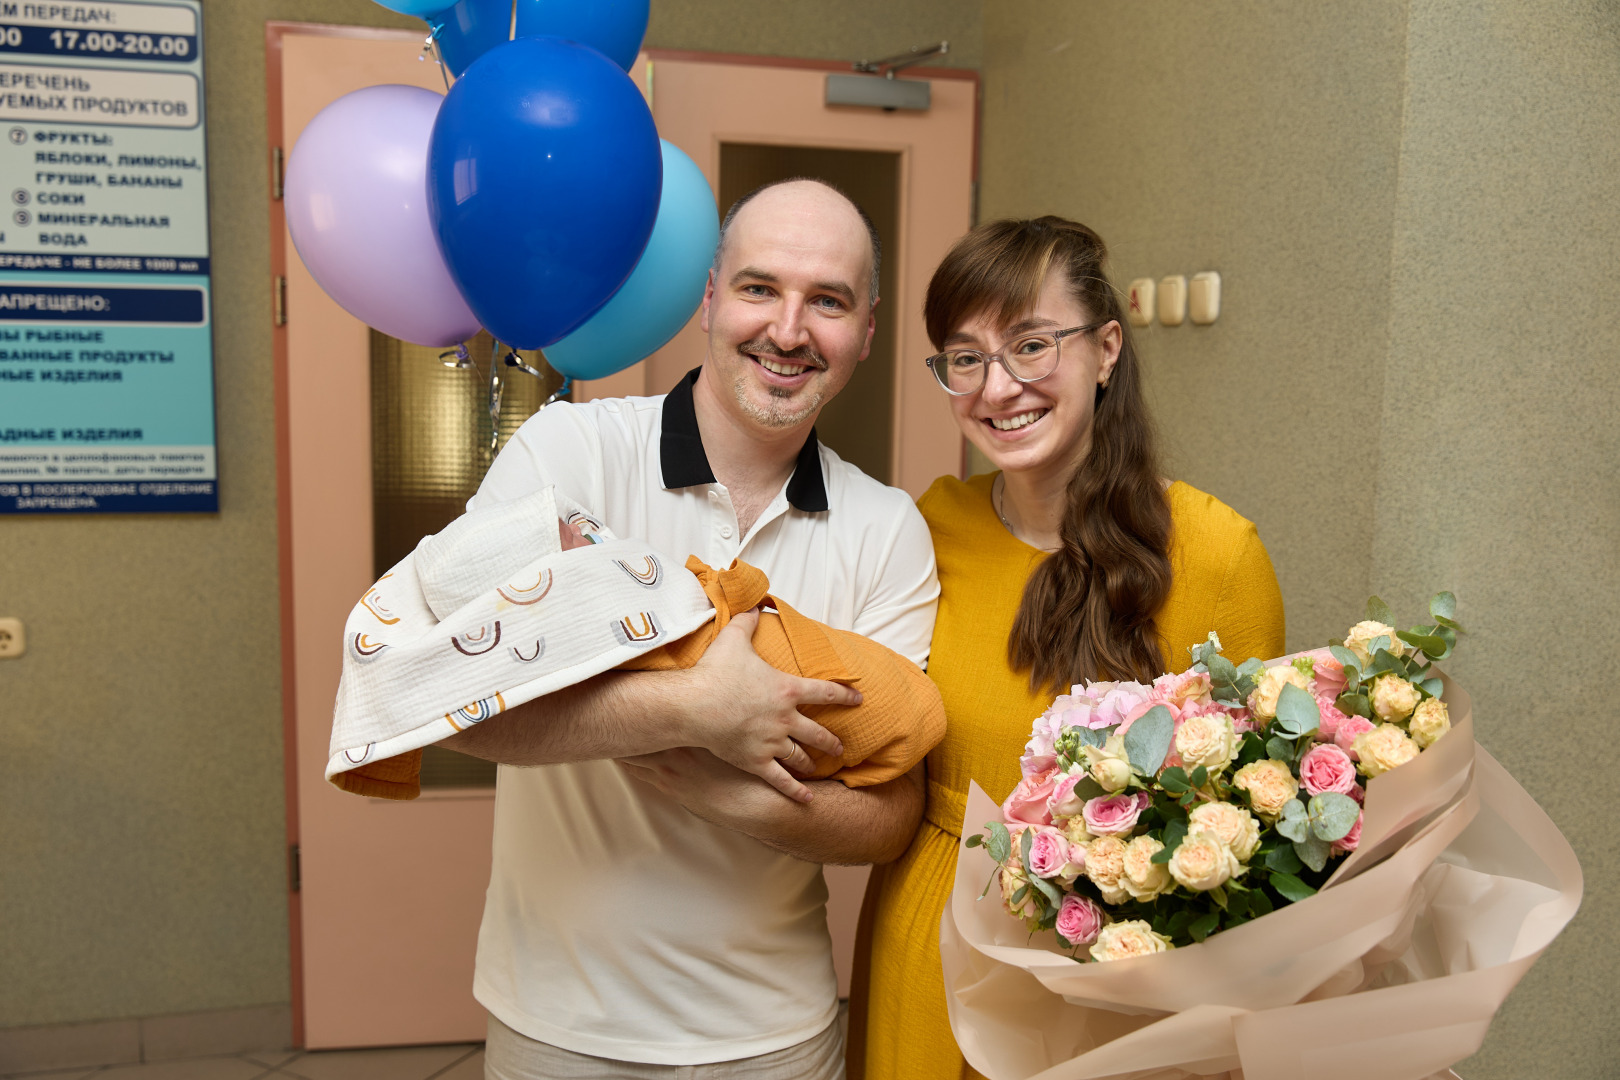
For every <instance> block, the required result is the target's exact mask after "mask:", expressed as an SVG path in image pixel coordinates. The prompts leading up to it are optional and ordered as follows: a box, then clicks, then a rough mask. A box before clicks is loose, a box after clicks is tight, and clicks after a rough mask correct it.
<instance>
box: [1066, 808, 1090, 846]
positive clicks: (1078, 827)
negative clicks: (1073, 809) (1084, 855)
mask: <svg viewBox="0 0 1620 1080" xmlns="http://www.w3.org/2000/svg"><path fill="white" fill-rule="evenodd" d="M1060 827H1061V829H1062V830H1063V837H1064V839H1066V840H1068V842H1069V846H1070V847H1071V848H1072V847H1074V846H1075V845H1077V844H1086V843H1089V842H1090V841H1091V838H1092V837H1091V833H1089V832H1087V831H1086V819H1085V818H1083V817H1081V816H1080V815H1078V814H1076V815H1075V816H1074V817H1072V818H1065V819H1064V822H1063V824H1062V826H1060ZM1076 854H1078V853H1076Z"/></svg>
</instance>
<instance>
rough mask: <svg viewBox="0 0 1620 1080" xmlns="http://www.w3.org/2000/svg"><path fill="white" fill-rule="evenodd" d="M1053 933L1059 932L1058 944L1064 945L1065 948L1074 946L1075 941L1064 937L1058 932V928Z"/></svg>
mask: <svg viewBox="0 0 1620 1080" xmlns="http://www.w3.org/2000/svg"><path fill="white" fill-rule="evenodd" d="M1052 933H1054V934H1057V939H1058V944H1059V945H1061V946H1063V947H1064V948H1065V949H1072V948H1074V942H1072V941H1070V940H1069V939H1068V938H1066V937H1064V936H1063V935H1062V934H1058V932H1057V931H1056V930H1054V931H1052Z"/></svg>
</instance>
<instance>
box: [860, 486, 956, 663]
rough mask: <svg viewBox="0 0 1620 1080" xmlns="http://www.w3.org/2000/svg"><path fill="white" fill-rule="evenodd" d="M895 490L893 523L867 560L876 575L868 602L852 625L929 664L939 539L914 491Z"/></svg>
mask: <svg viewBox="0 0 1620 1080" xmlns="http://www.w3.org/2000/svg"><path fill="white" fill-rule="evenodd" d="M890 491H892V493H893V496H894V500H893V501H894V506H893V516H892V517H890V518H889V519H888V520H889V521H890V522H892V525H891V526H890V530H889V533H888V536H887V537H886V538H885V542H884V543H883V544H882V545H881V546H880V547H879V548H878V550H877V552H875V553H874V555H875V556H876V557H875V558H873V560H872V562H871V563H869V564H868V565H869V567H870V568H871V571H872V577H871V578H870V579H869V581H870V585H869V587H868V590H867V596H866V603H865V604H864V605H863V606H862V607H861V610H860V613H859V614H858V615H856V617H855V625H854V627H852V629H853V630H854V631H855V632H856V633H857V634H861V635H863V636H865V637H869V638H871V639H872V640H873V641H876V642H877V643H878V644H880V645H885V646H887V647H888V648H891V649H893V650H894V651H895V652H897V653H899V654H900V655H901V656H904V657H906V658H907V659H909V660H911V661H912V662H913V663H915V664H916V665H917V666H918V667H921V668H926V667H927V666H928V646H929V643H930V642H931V641H932V639H933V636H934V613H935V610H936V609H937V608H938V607H939V575H938V574H937V573H936V572H935V570H934V541H933V538H932V537H931V536H930V535H929V533H928V525H927V523H926V522H924V521H923V517H922V514H921V513H919V512H918V511H917V507H916V505H915V504H914V503H912V501H911V499H910V497H909V496H907V495H906V493H905V492H903V491H899V490H897V489H892V488H891V489H890ZM884 509H885V510H888V509H889V507H885V508H884Z"/></svg>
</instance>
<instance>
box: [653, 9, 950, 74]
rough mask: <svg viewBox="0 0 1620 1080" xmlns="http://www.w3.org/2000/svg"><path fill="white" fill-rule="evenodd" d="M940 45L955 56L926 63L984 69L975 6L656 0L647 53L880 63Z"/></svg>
mask: <svg viewBox="0 0 1620 1080" xmlns="http://www.w3.org/2000/svg"><path fill="white" fill-rule="evenodd" d="M938 41H949V42H950V43H951V51H950V53H949V55H947V56H944V57H940V58H938V59H934V60H929V61H928V63H929V64H931V65H935V66H941V67H944V66H949V67H969V68H971V67H978V66H979V63H980V60H981V31H980V6H979V4H978V3H977V2H976V0H878V2H872V0H823V2H821V3H803V2H799V3H788V4H783V3H774V4H759V3H755V2H752V0H653V2H652V18H651V20H650V21H649V22H648V24H647V45H648V47H649V48H658V49H696V50H699V51H702V52H734V53H753V54H756V55H759V56H808V57H814V58H816V59H819V60H851V61H853V60H876V59H878V58H880V57H884V56H893V55H895V54H896V53H903V52H905V51H906V50H907V49H910V48H912V47H914V46H921V45H932V44H934V43H935V42H938Z"/></svg>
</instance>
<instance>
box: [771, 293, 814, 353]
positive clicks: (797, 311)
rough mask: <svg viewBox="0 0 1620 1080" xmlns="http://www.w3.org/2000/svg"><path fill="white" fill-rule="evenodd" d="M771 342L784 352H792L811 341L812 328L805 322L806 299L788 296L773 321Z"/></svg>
mask: <svg viewBox="0 0 1620 1080" xmlns="http://www.w3.org/2000/svg"><path fill="white" fill-rule="evenodd" d="M769 334H770V338H771V343H772V344H773V345H775V346H776V347H777V348H779V349H781V350H782V351H783V352H792V351H793V350H794V349H797V348H798V347H799V346H801V345H804V344H807V343H808V342H809V341H810V328H809V327H808V326H807V325H806V324H805V305H804V301H803V300H802V299H800V298H798V297H796V296H789V297H787V298H786V299H785V300H784V301H783V303H782V306H781V307H780V308H778V309H777V315H776V318H775V319H773V320H772V321H771V325H770V329H769Z"/></svg>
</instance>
